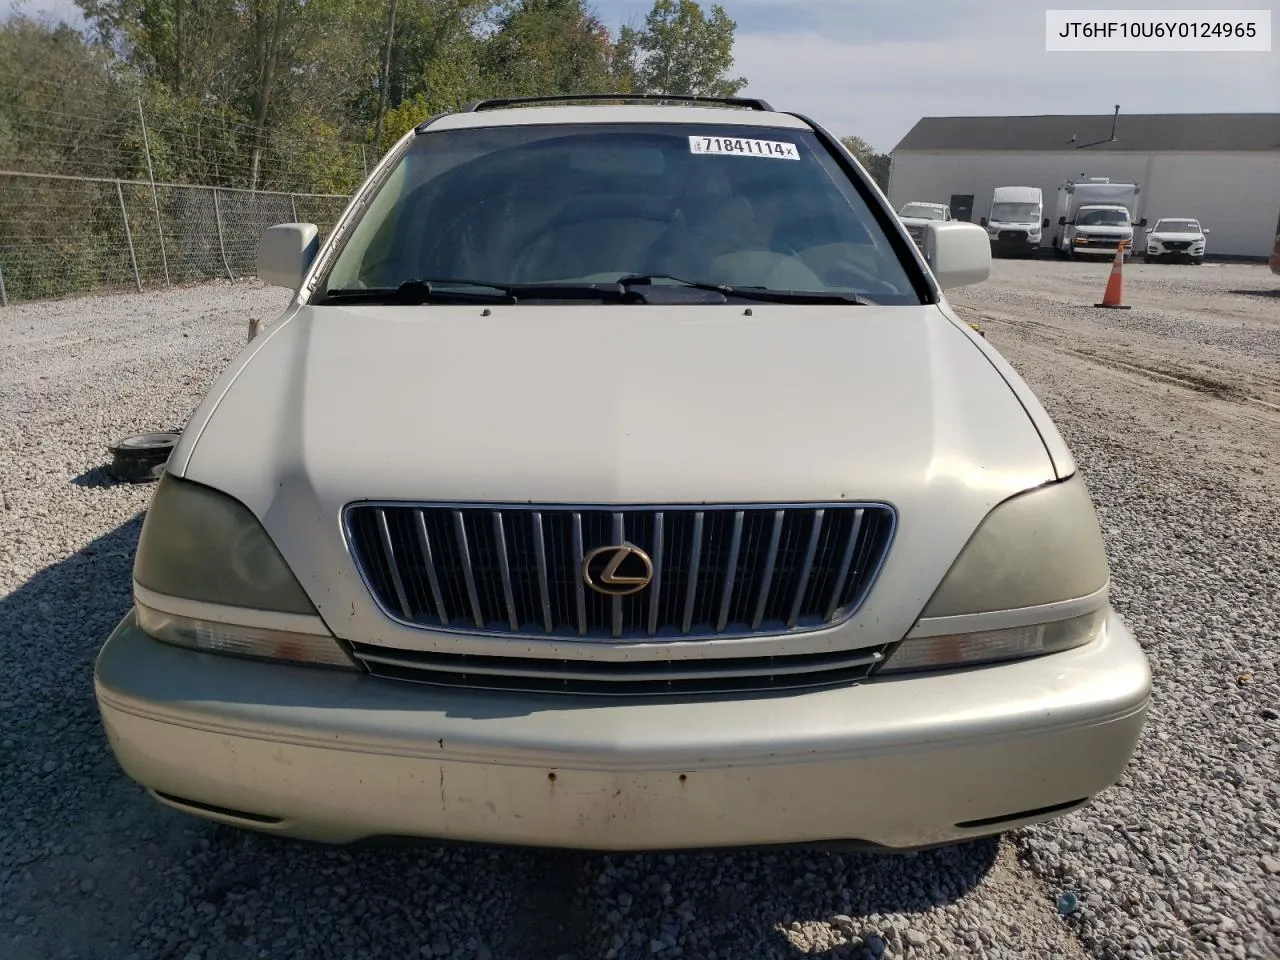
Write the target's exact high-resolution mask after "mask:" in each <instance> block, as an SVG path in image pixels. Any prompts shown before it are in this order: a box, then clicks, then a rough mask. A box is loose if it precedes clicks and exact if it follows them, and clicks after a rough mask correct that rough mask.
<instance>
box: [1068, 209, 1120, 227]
mask: <svg viewBox="0 0 1280 960" xmlns="http://www.w3.org/2000/svg"><path fill="white" fill-rule="evenodd" d="M1076 225H1077V226H1080V227H1127V226H1129V211H1128V210H1082V211H1080V216H1078V217H1076Z"/></svg>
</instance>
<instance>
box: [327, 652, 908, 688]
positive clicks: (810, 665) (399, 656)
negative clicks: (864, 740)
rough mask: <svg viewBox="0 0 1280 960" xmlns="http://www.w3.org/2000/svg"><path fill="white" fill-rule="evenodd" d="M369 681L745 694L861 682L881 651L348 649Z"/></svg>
mask: <svg viewBox="0 0 1280 960" xmlns="http://www.w3.org/2000/svg"><path fill="white" fill-rule="evenodd" d="M352 648H353V652H354V653H355V655H356V657H357V658H359V660H360V661H361V663H363V664H364V666H365V667H366V669H368V671H369V672H370V673H371V674H373V675H374V676H378V677H383V678H386V679H389V680H407V681H410V682H413V683H426V684H432V685H435V686H446V687H463V688H470V689H484V690H512V691H520V692H524V693H566V694H606V695H610V696H653V695H661V694H680V693H690V692H698V693H746V692H759V691H765V690H801V689H814V688H817V687H825V686H834V685H844V684H849V683H856V682H857V681H859V680H863V679H866V677H867V676H868V674H870V672H871V670H872V669H873V668H874V667H875V665H876V664H878V663H879V662H880V661H881V660H883V659H884V650H883V648H882V647H875V648H873V649H864V650H842V651H838V652H835V653H813V654H799V655H792V656H781V657H734V658H727V659H725V658H717V659H697V660H623V661H609V660H562V659H550V658H536V657H499V656H488V655H485V656H472V655H467V654H453V653H429V652H423V651H416V650H392V649H388V648H386V647H379V646H373V645H371V644H362V643H355V644H352Z"/></svg>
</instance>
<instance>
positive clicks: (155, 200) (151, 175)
mask: <svg viewBox="0 0 1280 960" xmlns="http://www.w3.org/2000/svg"><path fill="white" fill-rule="evenodd" d="M138 122H139V123H141V124H142V149H143V150H144V151H146V154H147V179H148V180H150V181H151V205H152V206H153V207H155V210H156V233H157V235H158V236H159V238H160V262H161V263H162V264H164V285H165V287H167V288H170V289H172V287H173V284H172V283H170V282H169V255H168V254H167V253H166V252H165V249H164V224H163V223H162V222H161V220H160V199H159V197H157V196H156V172H155V170H153V169H152V167H151V140H150V139H149V138H148V137H147V118H146V116H145V115H144V114H143V112H142V98H141V97H138Z"/></svg>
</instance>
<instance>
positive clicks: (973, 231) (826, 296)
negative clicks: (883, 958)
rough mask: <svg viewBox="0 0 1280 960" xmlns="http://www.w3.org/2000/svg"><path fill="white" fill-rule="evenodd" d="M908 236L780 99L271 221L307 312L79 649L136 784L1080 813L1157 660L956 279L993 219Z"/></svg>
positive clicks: (205, 408)
mask: <svg viewBox="0 0 1280 960" xmlns="http://www.w3.org/2000/svg"><path fill="white" fill-rule="evenodd" d="M615 99H616V98H615ZM662 99H663V100H666V101H670V100H672V99H673V98H670V97H664V98H662ZM922 238H923V241H924V242H923V244H922V248H921V250H917V248H916V247H915V245H914V244H913V243H912V242H911V239H910V238H909V237H908V236H907V233H906V232H905V230H904V229H903V227H902V225H901V223H900V222H899V220H898V218H897V217H896V216H895V214H894V211H893V209H892V208H891V207H890V206H889V205H888V203H887V202H886V200H885V198H884V195H883V194H882V193H881V192H880V191H879V190H877V189H876V187H875V184H874V183H873V181H871V180H870V179H869V177H868V176H867V174H866V173H865V172H864V171H863V170H862V169H861V168H860V167H859V166H858V165H857V163H856V161H855V160H854V158H853V157H852V156H851V155H850V154H849V152H848V151H847V150H846V149H845V148H844V147H843V146H842V145H841V144H840V143H839V141H838V140H836V139H835V138H834V137H832V136H831V134H830V133H828V132H827V131H825V130H823V129H822V128H821V127H818V126H816V125H814V124H812V123H810V122H809V121H806V120H804V119H802V118H800V117H798V116H796V115H793V114H789V113H782V112H776V111H774V110H773V109H772V108H770V107H769V106H768V105H767V104H764V103H761V102H759V101H741V100H739V101H731V102H723V103H711V104H708V103H705V102H702V103H698V104H693V105H663V106H660V105H655V104H651V103H647V104H639V105H637V104H627V105H605V104H600V103H598V104H593V105H576V106H575V105H563V104H547V103H536V102H535V103H532V104H530V103H510V102H499V103H492V102H489V103H482V104H478V105H475V106H473V107H472V108H471V109H468V110H465V111H462V112H458V113H453V114H449V115H445V116H440V117H436V118H433V119H431V120H428V121H425V122H424V123H423V124H422V125H421V126H419V127H418V128H417V129H416V130H414V131H411V132H410V133H409V134H407V135H406V136H405V137H404V139H403V140H401V141H400V143H399V144H397V145H396V146H395V148H394V149H392V150H391V151H390V152H389V153H388V154H387V156H386V157H385V158H384V159H383V160H382V161H381V162H380V163H379V165H378V166H377V168H376V169H375V170H374V171H373V173H372V174H371V176H370V178H369V180H368V182H367V183H366V184H365V185H364V186H363V187H362V188H361V189H360V190H359V191H358V192H357V194H356V195H355V197H354V198H353V200H352V202H351V205H350V207H349V208H348V210H347V211H346V213H345V214H344V215H343V217H342V218H341V220H340V221H339V222H338V224H337V226H336V228H335V229H334V231H333V233H332V235H331V236H329V237H328V238H327V239H326V240H324V242H323V243H321V242H320V241H319V239H318V235H317V230H316V228H315V227H314V226H313V225H310V224H284V225H280V226H277V227H273V228H271V229H270V230H268V231H267V232H266V234H265V235H264V236H263V238H262V242H261V247H260V251H259V273H260V275H261V276H262V277H263V279H265V280H267V281H269V282H271V283H276V284H281V285H284V286H287V287H289V288H291V289H293V290H295V291H296V296H295V298H294V299H293V301H292V302H291V303H290V305H289V307H288V309H287V310H286V311H285V312H284V314H283V315H282V316H280V317H279V318H277V319H276V320H275V321H274V322H273V323H270V324H268V325H267V326H266V328H265V329H264V330H263V331H262V333H261V334H260V335H259V336H257V337H256V338H254V339H253V340H252V341H251V342H250V343H249V344H248V346H247V347H246V348H245V349H244V351H243V352H242V353H241V354H240V355H239V356H238V357H237V358H236V359H235V360H234V361H233V362H232V363H231V365H230V366H229V368H228V369H227V370H226V371H225V372H224V373H223V374H222V375H221V377H220V378H219V379H218V380H217V381H216V383H215V385H214V386H213V388H212V389H211V390H210V391H209V393H208V394H207V395H206V396H205V398H204V400H203V401H202V402H201V404H200V406H199V407H198V409H197V411H196V413H195V414H194V415H193V417H192V418H191V420H190V422H189V423H188V424H187V426H186V429H185V431H184V433H183V434H182V438H181V440H180V442H179V443H178V444H177V446H176V447H175V449H174V452H173V454H172V456H171V458H170V460H169V462H168V466H167V471H166V473H165V475H164V477H163V478H162V479H161V481H160V483H159V486H158V488H157V490H156V493H155V496H154V499H153V501H152V503H151V506H150V509H149V510H148V511H147V515H146V520H145V523H144V525H143V528H142V533H141V539H140V542H139V545H138V552H137V558H136V562H135V566H134V571H133V595H134V607H133V609H132V611H131V612H130V613H129V614H128V616H127V617H126V618H125V619H124V620H123V621H122V622H121V623H120V624H119V626H118V627H117V628H116V629H115V631H114V632H113V633H112V634H111V636H110V638H109V639H107V641H106V643H105V645H104V647H103V649H102V651H101V653H100V655H99V657H98V660H97V666H96V671H95V690H96V694H97V698H98V703H99V706H100V710H101V714H102V719H103V723H104V725H105V728H106V732H107V735H108V737H109V739H110V743H111V746H112V748H113V750H114V753H115V756H116V758H117V759H118V761H119V763H120V765H121V767H122V768H123V770H124V771H125V772H126V773H127V774H128V775H129V776H130V777H132V778H133V779H134V780H136V781H137V782H139V783H140V784H142V785H143V786H145V787H146V788H147V790H148V791H150V793H151V795H152V796H153V797H155V798H156V799H158V800H159V801H161V802H163V803H165V804H168V805H170V806H171V807H174V808H176V809H178V810H183V811H186V812H188V813H190V814H194V815H197V816H201V817H206V818H209V819H212V820H217V821H221V822H223V823H227V824H233V825H236V826H239V827H244V828H248V829H254V830H262V831H268V832H272V833H276V834H281V835H286V836H292V837H301V838H309V839H313V840H320V841H326V842H338V843H340V842H348V841H355V840H360V839H363V838H370V837H378V836H396V837H418V838H449V839H455V840H465V841H481V842H494V843H507V844H523V845H533V846H550V847H570V848H588V849H597V850H638V849H673V848H691V847H731V846H743V845H745V846H755V845H764V844H785V843H829V842H839V843H854V844H858V845H865V846H868V847H871V848H875V849H881V850H886V849H887V850H904V849H909V848H915V847H920V846H927V845H934V844H942V843H953V842H958V841H963V840H966V839H969V838H973V837H979V836H983V835H986V834H991V833H997V832H1000V831H1002V830H1005V829H1009V828H1012V827H1017V826H1021V825H1024V824H1029V823H1034V822H1037V821H1042V820H1046V819H1049V818H1051V817H1055V816H1059V815H1061V814H1063V813H1064V812H1066V811H1069V810H1073V809H1076V808H1078V807H1080V806H1081V805H1082V804H1085V803H1087V802H1089V800H1090V799H1091V798H1092V797H1094V796H1095V795H1097V794H1098V793H1099V792H1100V791H1103V790H1105V789H1106V788H1107V787H1108V786H1109V785H1111V784H1113V783H1114V782H1115V781H1116V780H1117V779H1118V778H1119V777H1120V776H1121V774H1122V773H1123V771H1124V770H1125V767H1126V765H1127V764H1128V762H1129V760H1130V757H1131V755H1132V753H1133V750H1134V748H1135V744H1136V743H1137V740H1138V737H1139V735H1140V733H1141V731H1142V728H1143V725H1144V721H1145V719H1146V716H1147V710H1148V701H1149V696H1150V692H1151V674H1150V671H1149V669H1148V664H1147V660H1146V658H1145V656H1144V654H1143V651H1142V649H1141V647H1140V646H1139V644H1138V643H1137V641H1136V640H1135V639H1134V637H1133V636H1132V635H1131V634H1130V632H1129V630H1128V629H1127V628H1126V626H1125V624H1124V622H1123V621H1122V620H1121V618H1120V616H1119V615H1118V614H1117V613H1116V611H1115V610H1114V609H1113V608H1112V606H1111V604H1110V602H1109V594H1108V590H1109V587H1110V574H1109V569H1108V564H1107V556H1106V552H1105V550H1104V547H1103V541H1102V537H1101V535H1100V532H1099V527H1098V521H1097V518H1096V516H1095V514H1094V508H1093V506H1092V503H1091V501H1090V497H1089V493H1088V490H1087V488H1086V485H1085V480H1084V478H1083V477H1082V476H1081V473H1080V470H1079V469H1078V468H1077V465H1076V463H1075V461H1074V459H1073V458H1072V455H1071V452H1070V451H1069V450H1068V448H1067V446H1066V444H1065V443H1064V442H1063V440H1062V438H1061V436H1059V434H1058V431H1057V430H1056V429H1055V427H1054V425H1053V423H1052V421H1051V420H1050V419H1049V417H1048V416H1047V415H1046V413H1045V411H1044V409H1043V407H1042V406H1041V405H1040V403H1039V402H1038V401H1037V400H1036V398H1035V396H1034V395H1033V394H1032V393H1031V391H1030V390H1029V389H1028V387H1027V385H1026V384H1025V383H1024V382H1023V381H1022V380H1021V379H1020V378H1019V376H1018V374H1017V373H1016V372H1015V371H1014V370H1013V369H1012V368H1011V367H1010V365H1009V364H1008V363H1007V362H1006V361H1005V360H1004V359H1003V358H1002V357H1001V356H1000V355H999V354H998V353H997V352H996V351H995V349H994V348H992V347H991V345H990V344H989V343H987V342H986V341H985V340H984V339H983V338H982V337H981V336H979V335H978V334H977V333H975V332H974V331H973V330H972V329H970V327H969V326H968V324H966V323H965V322H964V321H963V320H962V319H961V318H960V317H959V316H957V314H956V313H955V311H953V310H952V309H951V307H950V305H949V304H948V302H947V300H946V297H945V295H944V293H943V291H944V289H946V288H949V287H953V286H962V285H964V284H971V283H976V282H980V281H982V280H983V279H985V278H986V277H987V275H988V272H989V270H990V265H991V251H990V244H989V242H988V239H987V234H986V231H984V230H983V229H982V228H981V227H978V226H976V225H974V224H969V223H957V222H941V221H935V222H931V223H929V224H927V225H925V226H924V227H923V228H922Z"/></svg>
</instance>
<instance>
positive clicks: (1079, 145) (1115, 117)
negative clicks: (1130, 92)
mask: <svg viewBox="0 0 1280 960" xmlns="http://www.w3.org/2000/svg"><path fill="white" fill-rule="evenodd" d="M1119 121H1120V104H1118V103H1117V104H1116V112H1115V114H1114V115H1113V116H1112V117H1111V136H1110V137H1109V138H1108V139H1106V140H1095V141H1094V142H1093V143H1076V149H1077V150H1083V149H1084V148H1085V147H1096V146H1098V145H1099V144H1102V143H1115V142H1116V124H1117V123H1118V122H1119ZM1075 141H1076V135H1075V134H1074V133H1073V134H1072V135H1071V140H1070V141H1068V142H1070V143H1075Z"/></svg>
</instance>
